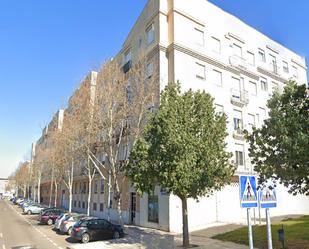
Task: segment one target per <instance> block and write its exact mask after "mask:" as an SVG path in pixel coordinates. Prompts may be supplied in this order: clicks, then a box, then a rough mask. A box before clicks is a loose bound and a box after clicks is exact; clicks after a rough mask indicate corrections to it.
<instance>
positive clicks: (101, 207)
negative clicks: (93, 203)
mask: <svg viewBox="0 0 309 249" xmlns="http://www.w3.org/2000/svg"><path fill="white" fill-rule="evenodd" d="M103 210H104V205H103V203H100V212H103Z"/></svg>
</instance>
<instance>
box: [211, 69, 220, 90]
mask: <svg viewBox="0 0 309 249" xmlns="http://www.w3.org/2000/svg"><path fill="white" fill-rule="evenodd" d="M212 75H213V82H214V83H215V84H216V85H217V86H222V73H221V72H219V71H217V70H213V74H212Z"/></svg>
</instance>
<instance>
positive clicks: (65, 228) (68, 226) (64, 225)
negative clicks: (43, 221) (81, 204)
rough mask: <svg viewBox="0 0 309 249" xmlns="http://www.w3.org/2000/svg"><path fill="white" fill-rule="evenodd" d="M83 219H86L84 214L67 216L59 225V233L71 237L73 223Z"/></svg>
mask: <svg viewBox="0 0 309 249" xmlns="http://www.w3.org/2000/svg"><path fill="white" fill-rule="evenodd" d="M85 217H87V215H86V214H70V215H67V216H66V218H65V219H63V220H62V222H61V224H60V231H61V232H63V233H66V234H68V235H71V233H72V231H73V226H74V225H75V223H76V222H78V221H80V220H81V219H84V218H85Z"/></svg>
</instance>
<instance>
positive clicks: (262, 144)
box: [247, 82, 309, 195]
mask: <svg viewBox="0 0 309 249" xmlns="http://www.w3.org/2000/svg"><path fill="white" fill-rule="evenodd" d="M308 95H309V94H308V89H307V87H306V86H305V85H297V84H296V83H295V82H288V83H287V85H286V87H285V88H284V92H283V93H282V94H280V93H279V92H278V91H277V92H275V93H274V95H273V97H272V98H271V99H270V100H269V101H268V108H269V110H270V112H269V119H267V120H265V123H264V125H263V126H262V127H261V128H260V129H254V130H253V132H252V134H247V139H248V141H249V142H250V148H249V156H250V157H251V160H252V163H254V164H255V170H256V171H257V172H258V173H260V181H261V182H264V181H265V180H266V179H270V178H271V179H273V180H275V181H276V180H278V181H279V182H280V183H282V184H284V186H286V187H288V188H289V191H290V193H293V194H294V195H296V194H298V193H303V194H307V195H309V98H308Z"/></svg>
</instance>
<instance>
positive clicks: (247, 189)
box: [239, 176, 258, 208]
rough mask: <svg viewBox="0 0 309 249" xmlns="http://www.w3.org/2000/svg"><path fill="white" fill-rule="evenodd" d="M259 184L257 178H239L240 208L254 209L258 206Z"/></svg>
mask: <svg viewBox="0 0 309 249" xmlns="http://www.w3.org/2000/svg"><path fill="white" fill-rule="evenodd" d="M256 187H257V184H256V177H255V176H239V190H240V191H239V192H240V206H241V207H242V208H254V207H257V206H258V195H257V189H256Z"/></svg>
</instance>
